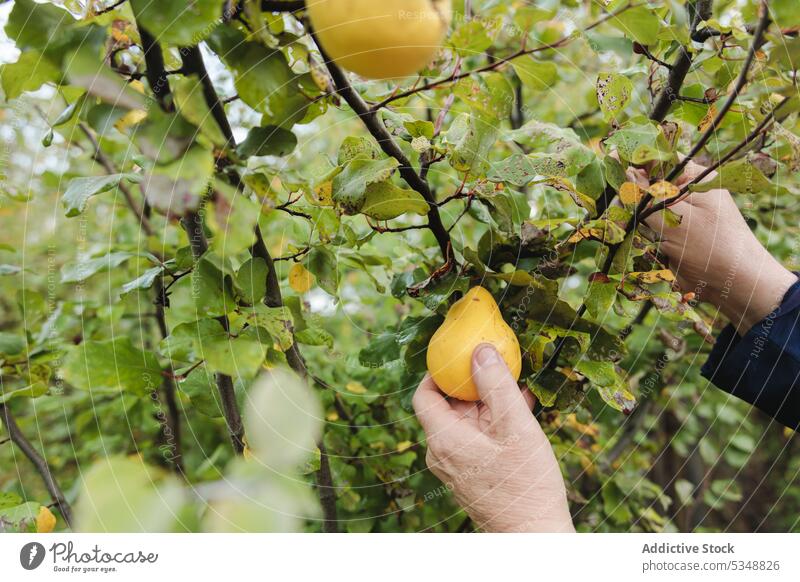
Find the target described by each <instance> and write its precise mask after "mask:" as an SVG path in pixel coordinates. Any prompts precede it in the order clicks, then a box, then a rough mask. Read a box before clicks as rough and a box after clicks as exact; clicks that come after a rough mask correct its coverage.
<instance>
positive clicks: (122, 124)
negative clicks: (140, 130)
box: [114, 109, 147, 133]
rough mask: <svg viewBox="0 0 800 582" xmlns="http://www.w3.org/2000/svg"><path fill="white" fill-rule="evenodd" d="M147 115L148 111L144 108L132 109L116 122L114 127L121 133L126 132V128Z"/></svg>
mask: <svg viewBox="0 0 800 582" xmlns="http://www.w3.org/2000/svg"><path fill="white" fill-rule="evenodd" d="M145 117H147V111H145V110H144V109H132V110H130V111H128V112H127V113H126V114H125V115H123V116H122V117H120V118H119V119H118V120H117V122H116V123H115V124H114V128H115V129H116V130H117V131H119V132H121V133H125V130H126V129H128V128H129V127H131V126H132V125H136V124H137V123H139V122H140V121H142V120H143V119H144V118H145Z"/></svg>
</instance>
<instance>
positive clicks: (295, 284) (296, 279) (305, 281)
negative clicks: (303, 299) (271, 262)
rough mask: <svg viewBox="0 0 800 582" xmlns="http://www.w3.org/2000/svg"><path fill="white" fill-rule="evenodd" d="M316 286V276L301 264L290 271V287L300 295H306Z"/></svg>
mask: <svg viewBox="0 0 800 582" xmlns="http://www.w3.org/2000/svg"><path fill="white" fill-rule="evenodd" d="M313 286H314V275H312V274H311V273H310V272H309V271H308V269H306V268H305V267H304V266H303V265H301V264H300V263H295V264H294V265H292V268H291V269H289V287H291V288H292V289H294V290H295V291H297V292H298V293H305V292H307V291H308V290H309V289H311V287H313Z"/></svg>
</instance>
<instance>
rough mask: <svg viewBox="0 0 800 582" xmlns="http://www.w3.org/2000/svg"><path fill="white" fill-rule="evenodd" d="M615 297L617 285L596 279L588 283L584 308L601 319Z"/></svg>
mask: <svg viewBox="0 0 800 582" xmlns="http://www.w3.org/2000/svg"><path fill="white" fill-rule="evenodd" d="M616 297H617V286H616V284H615V283H598V282H596V281H594V282H592V283H590V284H589V290H588V291H587V292H586V297H584V303H585V304H586V309H587V310H588V311H589V313H590V314H591V315H592V317H594V318H596V319H599V320H600V321H603V320H604V319H605V318H606V317H607V316H608V313H609V310H610V309H611V308H612V307H613V306H614V300H615V299H616Z"/></svg>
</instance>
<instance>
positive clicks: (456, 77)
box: [312, 2, 640, 111]
mask: <svg viewBox="0 0 800 582" xmlns="http://www.w3.org/2000/svg"><path fill="white" fill-rule="evenodd" d="M639 5H640V4H634V3H633V2H629V3H628V4H626V5H625V6H622V7H620V8H619V9H617V10H615V11H614V12H610V13H608V14H606V15H604V16H603V17H602V18H600V19H599V20H596V21H595V22H593V23H592V24H590V25H589V26H587V27H586V28H584V29H583V32H588V31H590V30H592V29H594V28H597V27H598V26H600V25H601V24H603V23H604V22H606V21H607V20H610V19H612V18H614V17H615V16H619V15H620V14H622V13H623V12H625V11H626V10H630V9H631V8H634V7H635V6H639ZM312 36H313V35H312ZM577 38H580V35H577V34H568V35H567V36H564V37H562V38H560V39H559V40H557V41H555V42H553V43H550V44H543V45H540V46H536V47H534V48H530V49H528V48H525V47H522V48H520V49H519V50H517V51H515V52H513V53H511V54H510V55H508V56H506V57H503V58H501V59H498V60H496V61H492V62H491V63H489V64H487V65H484V66H482V67H478V68H475V69H471V70H469V71H464V72H457V71H458V68H456V69H454V70H453V73H452V74H451V75H449V76H447V77H443V78H441V79H436V80H434V81H429V82H427V83H425V84H424V85H420V86H418V87H412V88H411V89H408V90H406V91H401V92H400V93H395V94H394V95H390V96H389V97H387V98H386V99H384V100H383V101H380V102H379V103H376V104H375V105H373V106H372V111H377V110H378V109H381V108H383V107H386V106H387V105H389V104H390V103H393V102H395V101H399V100H400V99H405V98H406V97H411V96H412V95H416V94H417V93H422V92H424V91H430V90H431V89H437V88H439V87H441V86H443V85H449V84H450V83H455V82H456V81H460V80H461V79H464V78H466V77H469V76H470V75H474V74H479V73H486V72H488V71H495V70H497V69H499V68H500V67H502V66H503V65H505V64H507V63H509V62H511V61H513V60H514V59H518V58H520V57H524V56H526V55H532V54H534V53H539V52H543V51H547V50H552V49H557V48H562V47H564V46H567V45H568V44H570V43H571V42H573V41H574V40H575V39H577ZM317 46H319V43H317ZM326 60H327V59H326Z"/></svg>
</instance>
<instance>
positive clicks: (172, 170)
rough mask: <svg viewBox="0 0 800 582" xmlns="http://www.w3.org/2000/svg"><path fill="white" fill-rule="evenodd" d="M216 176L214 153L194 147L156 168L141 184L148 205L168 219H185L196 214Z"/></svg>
mask: <svg viewBox="0 0 800 582" xmlns="http://www.w3.org/2000/svg"><path fill="white" fill-rule="evenodd" d="M213 175H214V155H213V153H212V152H211V150H207V149H206V148H204V147H201V146H198V145H195V146H193V147H192V148H191V149H190V150H189V151H187V152H186V154H185V155H184V156H183V157H182V158H179V159H177V160H175V161H173V162H172V163H170V164H167V165H165V166H160V165H156V166H154V167H153V168H152V169H151V170H150V171H149V172H148V173H147V174H146V175H145V176H144V179H143V181H142V190H143V191H144V193H145V196H146V197H147V201H148V203H149V204H150V205H151V206H152V207H153V208H154V209H156V210H158V211H159V212H161V213H162V214H165V215H167V216H183V215H185V214H186V213H187V212H189V211H192V210H197V209H198V208H199V207H200V202H201V200H202V198H203V197H204V196H205V194H206V192H207V190H208V185H209V183H210V181H211V178H212V176H213Z"/></svg>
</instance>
